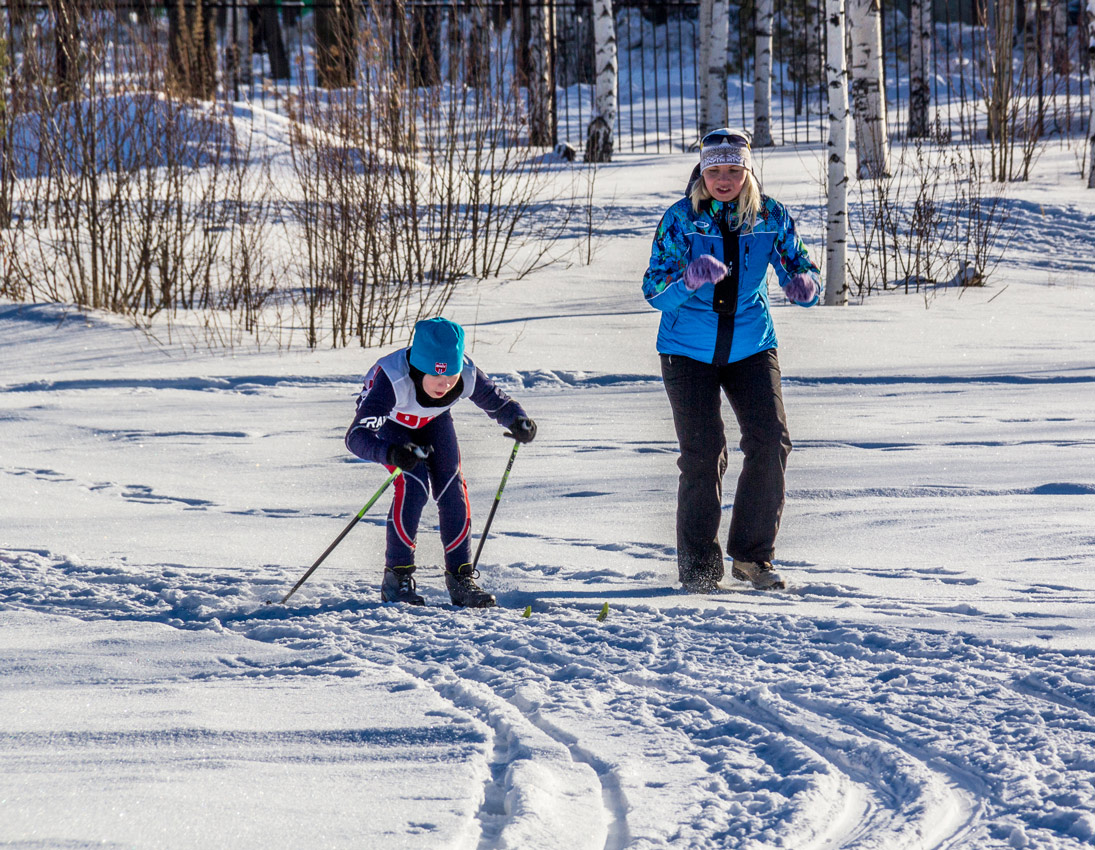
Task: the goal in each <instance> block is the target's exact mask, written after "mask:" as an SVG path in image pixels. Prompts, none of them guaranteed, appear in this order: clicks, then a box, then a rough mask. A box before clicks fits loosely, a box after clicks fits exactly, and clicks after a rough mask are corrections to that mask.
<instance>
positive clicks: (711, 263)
mask: <svg viewBox="0 0 1095 850" xmlns="http://www.w3.org/2000/svg"><path fill="white" fill-rule="evenodd" d="M726 272H727V268H726V266H725V265H724V264H723V263H720V262H719V260H718V258H716V257H712V256H711V255H710V254H701V255H700V256H698V257H696V259H694V260H693V261H692V262H690V263H689V264H688V268H686V269H685V270H684V285H685V286H687V287H688V288H689V289H690V290H691V291H692V292H695V291H696V290H697V289H699V288H700V287H701V286H703V285H704V284H705V283H714V282H715V281H716V280H722V278H723V277H725V276H726Z"/></svg>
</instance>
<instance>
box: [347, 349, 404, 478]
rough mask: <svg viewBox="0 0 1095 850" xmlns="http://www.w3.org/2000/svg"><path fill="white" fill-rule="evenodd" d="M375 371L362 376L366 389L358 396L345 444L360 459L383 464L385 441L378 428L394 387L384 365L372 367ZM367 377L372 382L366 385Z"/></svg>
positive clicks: (392, 399)
mask: <svg viewBox="0 0 1095 850" xmlns="http://www.w3.org/2000/svg"><path fill="white" fill-rule="evenodd" d="M374 372H375V374H371V375H370V376H369V377H368V378H366V379H365V386H366V389H364V390H362V393H361V395H360V397H359V398H358V401H357V413H356V414H355V415H354V421H353V422H352V423H350V428H349V430H348V431H347V432H346V448H348V449H349V450H350V451H351V452H353V453H354V454H355V455H357V456H358V457H359V458H361V459H362V460H372V461H375V462H377V463H383V464H386V463H387V462H388V442H387V441H386V440H382V439H381V438H380V436H379V434H378V433H377V432H378V431H379V430H380V429H381V428H382V427H384V423H385V422H387V421H388V414H390V413H391V412H392V408H393V407H394V406H395V390H394V389H393V388H392V382H391V381H390V380H389V379H388V375H387V374H386V373H385V372H384V370H383V369H380V368H375V367H374ZM370 381H371V382H372V386H369V382H370Z"/></svg>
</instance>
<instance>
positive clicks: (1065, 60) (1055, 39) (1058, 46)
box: [1050, 0, 1072, 76]
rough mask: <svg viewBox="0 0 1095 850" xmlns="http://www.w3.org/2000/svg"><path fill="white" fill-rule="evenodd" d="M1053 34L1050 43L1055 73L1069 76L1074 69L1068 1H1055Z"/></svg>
mask: <svg viewBox="0 0 1095 850" xmlns="http://www.w3.org/2000/svg"><path fill="white" fill-rule="evenodd" d="M1052 15H1053V33H1052V36H1051V37H1050V43H1051V44H1052V45H1053V72H1054V73H1055V74H1060V75H1062V76H1067V75H1068V73H1069V71H1070V70H1071V69H1072V61H1071V59H1070V57H1069V55H1068V54H1069V42H1068V3H1067V2H1066V0H1053V12H1052Z"/></svg>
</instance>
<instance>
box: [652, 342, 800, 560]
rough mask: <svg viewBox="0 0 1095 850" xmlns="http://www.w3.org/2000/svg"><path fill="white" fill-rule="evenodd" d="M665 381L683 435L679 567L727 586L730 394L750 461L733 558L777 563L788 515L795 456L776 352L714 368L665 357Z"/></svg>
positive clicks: (734, 521) (732, 539) (739, 497)
mask: <svg viewBox="0 0 1095 850" xmlns="http://www.w3.org/2000/svg"><path fill="white" fill-rule="evenodd" d="M661 361H662V378H663V380H664V382H665V391H666V393H667V395H668V396H669V404H670V406H671V407H672V408H673V424H674V426H675V427H676V430H677V440H678V442H679V443H680V450H681V455H680V459H679V460H678V461H677V466H678V468H679V469H680V471H681V475H680V483H679V486H678V490H677V567H678V570H679V571H680V579H681V581H689V580H694V579H696V578H700V577H708V576H709V577H711V578H714V579H715V580H718V579H720V578H722V575H723V560H722V550H721V549H720V547H719V541H718V534H719V522H720V520H721V518H722V478H723V475H724V474H725V473H726V467H727V463H728V457H727V449H726V430H725V426H724V425H723V421H722V412H721V406H722V394H723V393H725V394H726V398H727V399H728V400H729V402H730V407H731V409H733V411H734V415H735V416H736V417H737V420H738V428H739V430H740V431H741V450H742V453H743V454H744V460H743V463H742V469H741V474H740V475H739V476H738V486H737V492H736V493H735V494H734V507H733V512H732V514H731V517H730V535H729V539H728V541H727V547H726V552H727V554H728V555H729V556H730V557H732V558H736V559H738V560H741V561H771V560H772V556H773V554H774V553H775V543H776V533H777V532H778V531H779V522H780V516H781V515H782V513H783V500H784V470H785V469H786V468H787V456H788V454H790V452H791V438H790V436H789V434H788V432H787V416H786V414H785V413H784V410H783V393H782V391H781V385H780V372H779V359H778V357H777V356H776V351H775V349H769V350H768V351H762V352H759V353H758V354H754V355H753V356H752V357H747V358H746V359H745V360H741V361H738V362H737V363H729V364H727V365H725V366H713V365H711V364H710V363H701V362H700V361H698V360H693V359H691V358H689V357H684V356H681V355H679V354H673V355H667V354H663V355H661Z"/></svg>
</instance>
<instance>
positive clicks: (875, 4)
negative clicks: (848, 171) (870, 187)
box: [846, 0, 890, 179]
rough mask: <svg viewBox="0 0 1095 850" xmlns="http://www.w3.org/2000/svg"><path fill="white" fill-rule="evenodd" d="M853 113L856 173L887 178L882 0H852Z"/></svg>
mask: <svg viewBox="0 0 1095 850" xmlns="http://www.w3.org/2000/svg"><path fill="white" fill-rule="evenodd" d="M846 16H847V20H848V29H849V31H850V37H851V43H852V49H851V62H850V68H849V70H850V72H851V86H850V90H851V96H852V114H853V115H854V116H855V155H856V176H857V177H859V178H860V179H864V178H866V179H872V178H879V177H884V176H886V175H887V174H888V173H889V170H890V150H889V148H890V145H889V139H888V138H887V136H886V91H885V89H884V88H883V85H882V11H881V7H880V4H879V0H848V5H847V10H846Z"/></svg>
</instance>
